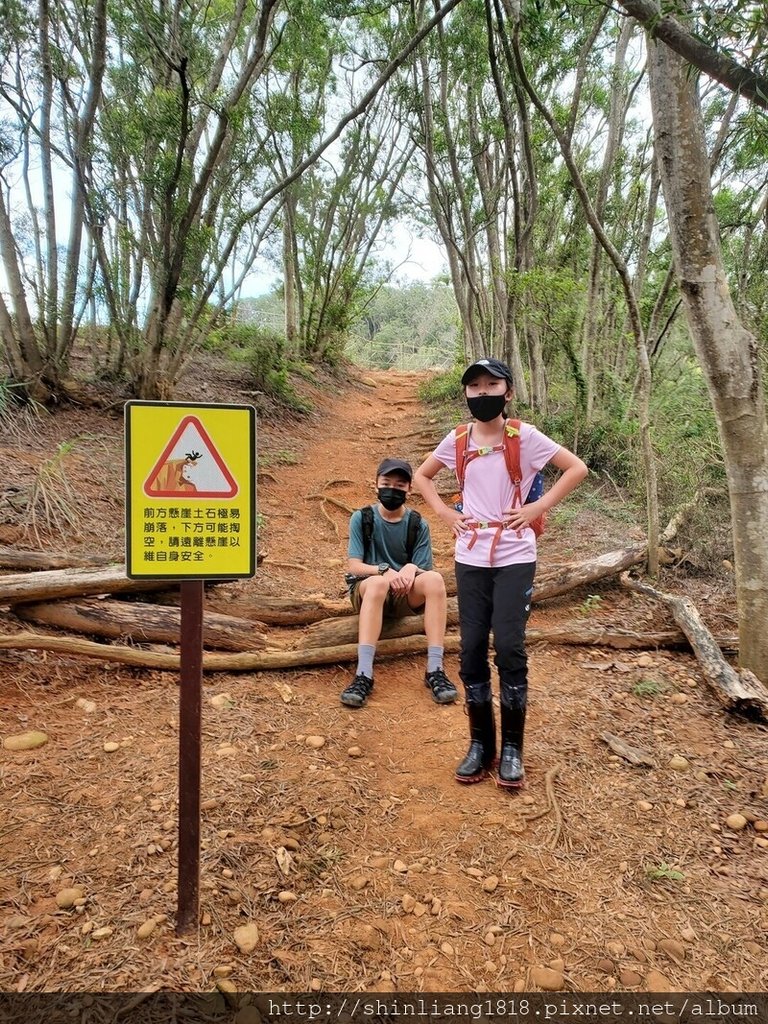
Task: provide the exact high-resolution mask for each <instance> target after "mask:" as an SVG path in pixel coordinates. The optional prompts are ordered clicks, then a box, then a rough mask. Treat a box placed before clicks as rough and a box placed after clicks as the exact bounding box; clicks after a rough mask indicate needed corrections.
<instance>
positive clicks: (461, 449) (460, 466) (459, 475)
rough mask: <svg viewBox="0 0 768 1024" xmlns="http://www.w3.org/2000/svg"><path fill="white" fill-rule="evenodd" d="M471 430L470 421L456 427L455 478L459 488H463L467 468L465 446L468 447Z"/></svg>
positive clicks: (461, 489)
mask: <svg viewBox="0 0 768 1024" xmlns="http://www.w3.org/2000/svg"><path fill="white" fill-rule="evenodd" d="M471 431H472V424H471V423H460V424H459V425H458V427H456V430H455V432H454V433H455V435H456V479H457V480H458V481H459V490H460V491H463V490H464V475H465V473H466V468H467V448H468V447H469V435H470V432H471Z"/></svg>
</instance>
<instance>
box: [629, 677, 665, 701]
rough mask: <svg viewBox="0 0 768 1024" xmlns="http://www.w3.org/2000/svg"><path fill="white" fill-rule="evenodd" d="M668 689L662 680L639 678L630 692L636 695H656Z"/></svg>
mask: <svg viewBox="0 0 768 1024" xmlns="http://www.w3.org/2000/svg"><path fill="white" fill-rule="evenodd" d="M668 689H669V687H668V686H667V684H666V683H665V682H663V681H662V680H659V679H641V680H640V681H639V682H637V683H635V684H634V686H633V687H632V693H634V695H635V696H636V697H658V696H659V694H662V693H666V692H667V690H668Z"/></svg>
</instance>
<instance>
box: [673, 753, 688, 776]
mask: <svg viewBox="0 0 768 1024" xmlns="http://www.w3.org/2000/svg"><path fill="white" fill-rule="evenodd" d="M669 767H670V768H672V769H673V770H674V771H676V772H684V771H685V770H686V769H687V768H689V767H690V763H689V762H688V760H687V758H685V757H682V756H681V755H680V754H674V755H673V756H672V757H670V759H669Z"/></svg>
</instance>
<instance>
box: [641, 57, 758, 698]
mask: <svg viewBox="0 0 768 1024" xmlns="http://www.w3.org/2000/svg"><path fill="white" fill-rule="evenodd" d="M649 73H650V91H651V104H652V109H653V122H654V128H655V132H656V154H657V157H658V160H659V170H660V175H661V180H662V185H663V189H664V199H665V202H666V207H667V216H668V218H669V226H670V239H671V243H672V251H673V254H674V259H675V266H676V270H677V273H678V276H679V279H680V290H681V293H682V295H683V302H684V305H685V309H686V313H687V315H688V324H689V327H690V331H691V335H692V337H693V342H694V345H695V347H696V353H697V355H698V358H699V362H700V363H701V366H702V369H703V371H704V374H705V376H706V379H707V384H708V386H709V392H710V397H711V400H712V405H713V408H714V411H715V417H716V419H717V425H718V430H719V432H720V439H721V442H722V445H723V453H724V457H725V469H726V474H727V478H728V493H729V496H730V502H731V519H732V530H733V545H734V563H735V573H736V597H737V605H738V617H739V649H740V663H741V665H742V667H743V668H747V669H750V670H751V671H752V672H754V673H755V675H756V676H757V677H758V678H759V679H761V680H763V681H768V629H766V622H768V544H766V537H768V422H766V410H765V392H764V386H763V382H762V379H761V373H760V359H759V353H758V347H757V342H756V339H755V338H754V336H753V335H752V334H750V332H749V331H747V330H746V329H745V327H744V326H743V324H742V323H741V321H740V319H739V317H738V314H737V313H736V309H735V308H734V305H733V301H732V299H731V294H730V290H729V287H728V279H727V276H726V273H725V269H724V267H723V260H722V253H721V248H720V238H719V231H718V223H717V220H716V218H715V212H714V205H713V199H712V189H711V181H710V165H709V157H708V155H707V148H706V145H705V138H704V126H703V121H702V116H701V108H700V105H699V98H698V91H697V85H696V81H695V78H694V76H693V75H692V74H691V69H690V67H689V66H688V65H687V64H686V63H685V62H684V61H683V60H682V59H681V58H680V57H678V56H677V55H676V54H675V53H674V52H673V51H672V50H670V49H669V48H668V47H667V46H666V45H664V44H661V43H653V42H651V43H649Z"/></svg>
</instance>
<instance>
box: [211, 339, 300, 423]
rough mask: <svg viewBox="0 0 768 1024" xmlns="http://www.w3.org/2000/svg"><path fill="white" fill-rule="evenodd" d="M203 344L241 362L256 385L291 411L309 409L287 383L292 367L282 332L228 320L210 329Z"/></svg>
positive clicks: (290, 384) (289, 383)
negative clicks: (205, 342) (214, 328)
mask: <svg viewBox="0 0 768 1024" xmlns="http://www.w3.org/2000/svg"><path fill="white" fill-rule="evenodd" d="M207 346H208V347H209V348H210V349H212V350H213V351H218V352H224V353H227V354H229V355H230V356H232V357H233V358H234V359H235V360H236V361H238V362H242V363H244V364H245V365H246V366H247V367H248V369H249V370H250V372H251V374H252V375H253V379H254V383H255V385H256V387H257V388H258V389H259V390H260V391H263V392H264V394H266V395H268V396H269V397H270V398H271V399H274V400H275V401H276V402H277V403H278V404H279V405H282V406H285V407H286V408H288V409H291V410H292V411H294V412H309V409H310V406H309V405H308V404H307V402H306V401H305V400H304V399H303V398H302V397H301V396H300V395H299V394H298V393H297V392H296V389H295V388H294V386H293V384H292V383H291V380H290V377H291V372H292V369H293V367H292V364H291V362H290V361H289V360H288V358H287V356H286V353H285V338H284V337H283V335H282V334H280V333H278V332H277V331H274V330H272V329H270V328H268V327H259V326H258V325H257V324H248V323H245V324H244V323H237V322H235V323H231V322H228V323H226V324H223V325H222V326H220V327H218V328H217V329H216V330H215V331H211V333H210V334H209V336H208V339H207Z"/></svg>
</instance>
